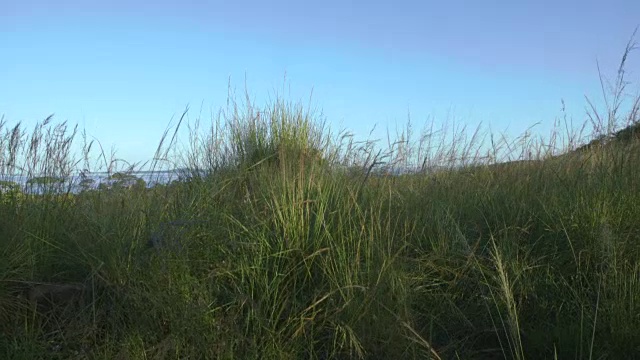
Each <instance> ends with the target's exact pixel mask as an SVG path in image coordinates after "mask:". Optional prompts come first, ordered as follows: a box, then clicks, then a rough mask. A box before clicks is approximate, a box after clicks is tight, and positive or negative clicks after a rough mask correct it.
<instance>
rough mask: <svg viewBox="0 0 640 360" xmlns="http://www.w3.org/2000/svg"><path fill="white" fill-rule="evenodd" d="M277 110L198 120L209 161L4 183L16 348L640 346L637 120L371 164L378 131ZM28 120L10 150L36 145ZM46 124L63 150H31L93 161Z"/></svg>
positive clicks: (52, 158) (460, 350) (574, 351)
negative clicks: (407, 164) (435, 166)
mask: <svg viewBox="0 0 640 360" xmlns="http://www.w3.org/2000/svg"><path fill="white" fill-rule="evenodd" d="M261 114H266V115H263V116H262V118H261V119H257V117H256V116H254V115H255V114H254V109H253V108H252V107H251V106H250V105H249V106H247V108H246V109H245V110H243V111H242V112H241V111H240V110H239V108H238V107H234V108H233V109H232V111H231V112H229V113H228V114H227V115H228V116H227V118H226V119H225V120H226V122H225V123H224V124H222V125H221V124H220V123H218V124H213V125H212V129H211V131H209V132H207V133H208V134H212V135H211V137H208V138H207V137H204V138H197V137H195V138H193V139H191V141H190V143H191V144H195V145H194V147H193V148H191V149H189V150H188V151H187V153H186V154H185V153H183V154H182V159H183V160H184V162H185V165H186V166H187V168H189V169H191V170H194V173H195V172H196V171H195V170H202V169H208V170H215V171H214V172H212V173H210V174H209V175H208V176H203V177H199V176H194V177H192V178H191V179H190V180H186V181H182V182H176V183H173V184H171V185H168V186H158V187H155V188H153V189H143V188H141V187H134V188H132V189H113V190H111V191H106V190H105V191H89V192H84V193H82V194H79V195H56V194H48V195H44V196H34V195H25V194H22V193H20V192H17V191H5V192H4V193H3V195H2V202H1V203H0V334H2V336H0V357H2V358H5V359H33V358H104V359H114V358H120V359H138V358H154V359H162V358H228V359H236V358H274V359H298V358H317V359H327V358H336V359H341V358H368V359H385V358H412V359H413V358H415V359H424V358H442V359H446V358H461V359H486V358H516V359H524V358H530V359H539V358H554V357H557V358H560V359H566V358H593V359H597V358H604V357H607V358H629V357H630V356H632V354H634V353H640V332H638V331H637V329H639V328H640V260H639V259H640V245H639V244H640V223H638V220H637V219H640V207H638V205H637V204H638V203H640V191H638V190H639V189H640V177H638V176H637V173H638V172H637V171H638V170H637V169H640V158H639V156H640V151H638V148H637V146H638V140H637V139H635V140H634V139H630V140H629V141H628V142H626V143H623V142H621V141H617V142H616V141H612V142H610V143H609V145H607V146H601V147H591V148H589V149H583V150H581V151H579V152H572V153H569V154H566V155H564V156H556V157H547V158H546V159H544V160H541V161H534V162H520V163H512V164H507V165H504V164H503V165H497V166H476V167H471V166H468V167H466V168H463V169H459V170H456V171H443V172H440V173H437V174H435V175H434V174H427V173H421V174H416V175H403V176H386V177H385V176H367V172H366V171H365V172H364V173H363V172H361V171H353V172H345V171H342V170H338V169H337V168H335V167H331V166H330V165H329V164H331V163H336V162H342V163H344V162H350V163H351V164H352V165H359V166H360V167H362V168H364V169H372V168H373V167H372V166H371V164H372V163H373V161H374V160H375V159H376V158H375V157H372V156H371V152H370V151H369V150H370V149H369V148H367V146H366V145H363V146H359V145H357V144H354V143H353V142H348V143H346V144H345V143H340V142H338V141H334V140H335V139H334V140H332V138H331V137H330V136H329V135H328V133H327V131H326V129H324V128H323V127H322V126H321V125H319V124H318V123H316V122H314V119H313V118H312V117H310V116H309V115H308V114H307V113H305V112H304V111H302V110H301V109H300V108H296V107H291V106H287V105H286V104H284V103H282V102H277V103H276V104H275V105H273V106H272V107H270V108H266V109H262V111H261ZM634 116H635V115H634ZM46 126H48V125H47V124H45V126H44V127H43V128H42V129H46ZM42 129H41V130H42ZM13 133H15V130H14V131H9V132H7V133H6V134H7V136H5V137H4V141H5V142H3V147H8V149H9V150H6V149H3V154H4V155H3V156H5V157H3V159H7V158H10V156H9V157H7V156H6V155H7V154H10V153H11V151H13V152H14V153H20V149H19V148H18V147H19V142H14V143H12V142H11V141H10V139H11V138H12V137H11V134H13ZM46 133H47V132H46V131H41V132H40V133H38V131H37V128H36V132H34V133H33V134H32V135H31V137H28V136H27V137H25V139H26V140H33V139H36V140H37V141H36V143H37V144H40V145H39V146H42V147H43V148H45V149H58V151H52V152H51V151H49V152H46V153H45V154H44V155H42V156H41V157H36V159H37V160H38V161H37V162H33V164H35V165H33V169H35V168H38V169H40V170H42V169H44V170H47V171H39V173H45V174H48V175H50V174H64V173H65V171H66V170H68V167H65V166H62V165H65V164H66V165H70V164H73V163H75V162H74V161H73V159H72V158H71V157H70V155H69V154H68V153H65V152H64V151H65V149H66V148H65V147H64V146H63V145H65V144H66V142H64V141H62V142H58V143H57V144H58V145H57V147H51V146H46V145H47V144H50V143H51V142H52V141H54V140H55V138H53V139H54V140H51V139H52V138H48V137H47V136H46ZM43 134H44V135H43ZM73 134H74V133H72V135H73ZM20 136H23V135H20ZM24 136H26V135H24ZM58 139H59V137H58ZM343 139H344V138H343ZM220 140H223V141H220ZM30 143H33V141H26V142H24V144H30ZM11 144H14V145H13V146H15V147H14V148H13V149H12V148H11V146H12V145H11ZM37 144H36V145H37ZM166 146H167V147H168V148H169V149H172V148H175V145H174V143H173V142H171V143H169V144H168V145H166ZM345 149H347V150H348V151H345ZM320 150H321V151H320ZM338 150H342V151H338ZM7 151H8V152H7ZM159 153H162V151H161V150H160V149H159ZM26 158H27V160H29V159H30V158H29V156H28V155H26ZM27 162H28V161H27ZM3 164H4V165H3V166H4V168H3V171H6V170H7V169H8V168H9V167H8V165H7V163H6V162H3ZM61 164H62V165H61ZM34 172H35V170H34ZM149 239H155V240H156V243H161V244H162V245H161V246H159V247H158V246H150V243H149ZM40 283H59V284H79V285H78V286H80V287H81V288H82V289H84V290H83V292H82V294H81V295H82V296H81V298H82V301H78V302H76V303H67V302H64V301H63V302H62V306H53V307H51V306H47V305H46V304H43V303H42V302H41V303H40V304H39V305H38V306H36V305H37V304H34V303H33V302H30V301H29V294H30V293H29V290H30V289H34V288H37V287H38V286H39V285H38V284H40ZM31 295H32V296H31V297H32V298H33V291H32V292H31Z"/></svg>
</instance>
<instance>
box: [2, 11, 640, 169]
mask: <svg viewBox="0 0 640 360" xmlns="http://www.w3.org/2000/svg"><path fill="white" fill-rule="evenodd" d="M638 14H640V1H636V0H611V1H608V2H604V1H593V0H558V1H550V0H536V1H531V0H523V1H495V0H494V1H482V2H480V1H475V0H465V1H462V0H451V1H424V0H423V1H418V0H412V1H408V0H395V1H385V2H381V1H371V0H369V1H346V0H343V1H337V0H324V1H318V2H304V1H292V0H272V1H255V0H245V1H195V0H185V1H164V0H163V1H155V2H153V3H152V2H146V1H145V2H142V1H122V0H114V1H77V0H76V1H63V0H61V1H56V2H52V1H49V0H0V116H2V115H4V118H5V121H7V122H8V123H9V124H15V123H17V122H18V121H22V122H23V123H24V124H26V125H28V126H33V125H34V124H35V123H36V122H37V121H42V120H43V119H44V118H45V117H46V116H48V115H50V114H55V117H54V119H56V120H58V121H63V120H67V121H68V122H69V123H72V124H78V125H79V126H80V127H82V128H84V129H86V131H87V133H88V134H89V136H92V137H95V138H96V139H98V140H99V141H100V142H101V144H102V146H103V147H104V148H106V149H110V148H115V149H116V150H117V155H118V157H121V158H123V159H126V160H128V161H130V162H143V161H146V160H149V159H150V158H151V157H152V156H153V153H154V151H155V148H156V146H157V144H158V141H159V139H160V137H161V136H162V133H163V132H164V130H165V129H166V127H167V125H168V124H169V123H170V121H171V119H172V118H175V117H176V116H179V115H180V113H181V112H182V111H183V110H184V109H185V107H186V106H187V105H189V106H190V108H191V113H190V118H191V119H193V118H195V117H196V116H197V115H198V113H199V109H200V108H201V107H202V108H203V109H204V110H205V111H204V113H203V116H204V117H205V118H206V117H209V114H210V113H211V112H213V113H216V112H217V109H218V108H220V107H224V105H225V104H226V100H227V92H228V84H229V82H230V83H231V85H232V86H233V87H235V88H237V89H239V92H240V93H242V92H243V91H244V88H245V84H246V87H247V90H248V91H249V93H250V95H251V97H252V98H253V99H254V101H255V102H256V104H258V105H262V104H265V103H266V102H267V101H268V100H269V99H270V98H273V96H274V94H275V93H276V92H278V93H280V94H284V95H285V96H284V97H285V99H287V100H291V101H298V100H300V101H302V103H303V104H308V105H312V106H313V107H314V108H317V109H319V110H320V111H321V112H322V116H323V119H325V120H326V122H327V124H328V125H329V127H330V128H331V129H332V130H334V131H339V130H347V131H350V132H352V133H354V134H355V135H356V136H357V137H362V138H368V137H370V136H372V137H373V138H380V139H385V140H386V134H387V130H390V131H391V132H392V134H393V133H395V129H396V127H397V126H402V125H403V124H405V123H406V121H407V118H408V116H409V114H410V117H411V122H412V124H413V126H414V128H416V129H420V128H421V126H422V125H423V124H426V123H431V122H432V121H433V122H434V123H436V124H440V123H443V122H455V123H457V124H465V125H468V126H469V127H470V128H474V127H476V126H477V125H478V124H481V123H482V124H483V126H486V127H490V128H491V129H492V130H493V131H495V132H505V133H507V134H511V135H513V136H516V135H518V134H520V133H522V132H523V131H525V130H526V129H528V128H529V127H531V126H532V125H534V124H538V125H537V126H536V127H534V128H533V129H532V131H533V132H534V133H540V134H546V133H548V131H550V129H551V127H552V125H553V123H554V122H555V120H556V119H558V118H560V117H561V116H563V113H562V111H561V110H562V103H561V101H563V100H564V102H565V112H566V114H567V115H568V116H569V117H570V118H571V119H572V120H573V121H574V122H576V123H578V124H582V123H583V122H584V121H585V119H586V118H585V105H586V102H585V96H589V97H590V98H592V99H594V101H596V102H597V103H600V102H599V99H601V97H602V96H601V89H600V83H599V79H598V68H597V64H599V65H600V68H601V69H602V71H603V72H604V74H605V75H607V76H610V77H613V76H615V71H616V70H617V67H618V64H619V62H620V58H621V55H622V52H623V50H624V48H625V46H626V44H627V42H628V40H629V38H630V36H631V34H632V33H633V31H634V29H635V28H636V27H637V26H638V25H640V17H638ZM639 58H640V53H638V52H636V53H635V56H633V55H632V56H631V58H630V59H629V66H628V68H627V69H628V74H627V75H628V76H629V80H631V81H633V82H634V83H635V82H638V80H640V76H639V75H640V73H639V72H638V69H640V66H639V65H640V61H638V59H639ZM285 79H286V80H285ZM311 94H312V97H311V100H309V97H310V95H311ZM174 120H175V119H174ZM374 126H375V130H374V132H373V133H371V135H370V132H371V130H372V129H374Z"/></svg>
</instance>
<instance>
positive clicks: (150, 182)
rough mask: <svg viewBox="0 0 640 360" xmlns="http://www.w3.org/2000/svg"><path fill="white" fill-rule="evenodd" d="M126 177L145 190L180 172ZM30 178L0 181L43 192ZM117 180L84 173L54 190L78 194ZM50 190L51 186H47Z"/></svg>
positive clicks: (3, 177) (9, 177)
mask: <svg viewBox="0 0 640 360" xmlns="http://www.w3.org/2000/svg"><path fill="white" fill-rule="evenodd" d="M126 174H127V175H132V176H135V177H137V178H140V179H142V180H144V181H145V183H146V186H147V188H150V187H153V186H156V185H158V184H169V183H170V182H172V181H174V180H178V179H179V178H180V174H181V173H180V172H179V171H178V170H170V171H153V172H151V171H144V172H130V173H126ZM30 178H31V177H28V176H24V175H0V181H11V182H14V183H16V184H18V185H19V186H20V187H21V188H22V191H24V192H32V193H42V192H43V191H44V190H45V186H43V185H35V184H28V181H29V179H30ZM86 179H91V180H93V181H89V182H87V181H86ZM83 180H84V184H83V185H84V186H83V185H81V182H83ZM116 181H117V180H114V179H110V178H109V174H108V173H105V172H94V173H85V174H84V175H80V174H75V175H72V176H70V177H69V178H67V179H64V181H63V182H61V183H58V184H55V185H54V187H53V188H54V189H60V191H63V192H66V191H68V190H69V189H70V190H71V192H72V193H79V192H80V191H81V190H83V189H86V188H89V189H97V188H98V187H99V186H100V184H104V185H106V186H108V187H110V186H111V185H112V184H113V183H115V182H116ZM49 187H50V188H51V187H52V186H51V185H49Z"/></svg>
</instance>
